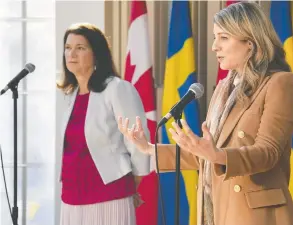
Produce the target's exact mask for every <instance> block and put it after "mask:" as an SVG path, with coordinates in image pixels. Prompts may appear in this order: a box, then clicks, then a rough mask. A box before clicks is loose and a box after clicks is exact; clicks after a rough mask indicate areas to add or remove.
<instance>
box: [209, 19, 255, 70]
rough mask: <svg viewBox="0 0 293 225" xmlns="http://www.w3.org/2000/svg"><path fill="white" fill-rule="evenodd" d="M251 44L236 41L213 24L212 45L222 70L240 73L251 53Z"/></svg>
mask: <svg viewBox="0 0 293 225" xmlns="http://www.w3.org/2000/svg"><path fill="white" fill-rule="evenodd" d="M251 47H252V46H251V43H249V41H243V40H239V39H236V38H235V37H233V36H231V34H229V33H227V32H226V31H224V30H222V29H221V28H220V27H219V26H217V25H216V24H214V43H213V46H212V50H213V51H214V52H216V54H217V58H218V62H219V63H220V67H221V69H223V70H236V71H237V72H238V73H241V72H242V70H243V67H244V64H245V62H246V61H247V59H248V56H249V52H250V51H251Z"/></svg>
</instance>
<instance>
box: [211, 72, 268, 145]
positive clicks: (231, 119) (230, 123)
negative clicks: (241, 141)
mask: <svg viewBox="0 0 293 225" xmlns="http://www.w3.org/2000/svg"><path fill="white" fill-rule="evenodd" d="M269 79H270V77H266V78H265V80H264V81H263V83H262V84H261V85H260V87H259V88H258V89H257V91H256V92H255V93H254V94H253V96H252V97H251V101H250V103H249V104H247V105H246V106H244V107H243V106H242V105H241V104H240V103H239V102H237V103H236V104H235V106H234V107H233V108H232V110H231V112H230V114H229V116H228V117H227V119H226V121H225V123H224V125H223V129H222V132H221V134H220V137H219V139H218V141H217V144H216V145H217V147H218V148H221V147H222V146H223V144H224V143H225V141H226V140H227V138H228V137H229V135H230V134H231V133H232V131H233V129H234V128H235V126H236V125H237V123H238V121H239V120H240V118H241V116H242V115H243V113H244V112H245V111H246V110H247V109H248V108H249V107H250V105H251V104H252V103H253V101H254V100H255V98H256V97H257V96H258V94H259V93H260V91H261V90H262V89H263V87H264V86H265V84H266V83H267V82H268V80H269Z"/></svg>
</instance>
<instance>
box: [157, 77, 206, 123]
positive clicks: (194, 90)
mask: <svg viewBox="0 0 293 225" xmlns="http://www.w3.org/2000/svg"><path fill="white" fill-rule="evenodd" d="M203 93H204V87H203V86H202V84H200V83H194V84H192V85H190V87H189V89H188V91H187V93H186V94H185V95H184V96H183V97H182V98H181V100H180V101H179V102H178V103H176V104H175V105H174V106H173V107H172V109H171V110H170V111H169V112H168V113H167V114H166V115H165V116H164V117H163V118H162V119H161V120H160V122H159V123H158V127H160V126H162V125H164V124H165V123H167V121H168V120H169V119H171V118H172V117H174V116H176V115H177V114H178V113H180V112H182V111H183V109H184V107H185V106H186V105H187V104H188V103H189V102H191V101H192V100H193V99H198V98H200V97H201V96H202V95H203Z"/></svg>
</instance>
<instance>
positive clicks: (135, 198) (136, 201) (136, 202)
mask: <svg viewBox="0 0 293 225" xmlns="http://www.w3.org/2000/svg"><path fill="white" fill-rule="evenodd" d="M143 203H144V201H143V200H142V199H141V196H140V194H139V193H138V192H136V193H135V194H134V195H133V204H134V207H135V208H137V207H139V206H141V205H142V204H143Z"/></svg>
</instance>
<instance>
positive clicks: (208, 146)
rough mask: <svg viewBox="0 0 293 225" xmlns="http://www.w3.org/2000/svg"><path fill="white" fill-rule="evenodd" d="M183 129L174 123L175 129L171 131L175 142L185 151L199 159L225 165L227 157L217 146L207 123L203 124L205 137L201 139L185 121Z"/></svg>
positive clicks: (183, 121) (182, 122)
mask: <svg viewBox="0 0 293 225" xmlns="http://www.w3.org/2000/svg"><path fill="white" fill-rule="evenodd" d="M181 124H182V129H181V128H180V127H179V126H178V124H177V123H175V122H173V123H172V126H173V128H170V129H169V132H170V133H171V134H172V138H173V140H174V141H175V142H176V143H177V144H178V145H179V146H180V148H181V149H182V150H184V151H188V152H190V153H192V154H193V155H196V156H198V157H199V158H202V159H205V160H208V161H210V162H212V163H219V164H225V161H226V160H225V156H224V159H223V153H224V152H220V151H219V150H218V149H217V148H216V145H215V142H214V140H213V137H212V135H211V133H210V131H209V129H208V127H207V124H206V122H203V124H202V127H201V128H202V132H203V137H199V136H197V135H196V134H194V133H193V132H192V130H191V129H190V127H189V126H188V125H187V123H186V121H185V120H181Z"/></svg>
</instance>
